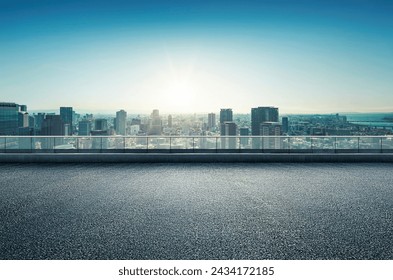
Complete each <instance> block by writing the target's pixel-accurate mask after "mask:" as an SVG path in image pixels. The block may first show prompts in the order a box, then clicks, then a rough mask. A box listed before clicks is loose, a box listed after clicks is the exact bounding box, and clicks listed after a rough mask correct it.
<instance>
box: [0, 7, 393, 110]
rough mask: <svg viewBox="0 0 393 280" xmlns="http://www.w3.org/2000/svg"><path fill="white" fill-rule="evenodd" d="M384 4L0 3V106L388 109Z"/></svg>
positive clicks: (390, 89) (389, 59) (388, 11)
mask: <svg viewBox="0 0 393 280" xmlns="http://www.w3.org/2000/svg"><path fill="white" fill-rule="evenodd" d="M392 14H393V1H368V0H357V1H305V0H303V1H302V0H298V1H289V0H287V1H280V0H278V1H277V0H275V1H273V0H271V1H263V0H262V1H206V2H204V1H116V0H112V1H97V0H96V1H60V0H58V1H49V0H48V1H15V0H13V1H1V0H0V76H1V78H0V97H1V98H0V101H12V102H17V103H20V104H27V105H28V107H29V108H30V109H54V108H58V107H59V106H73V107H75V108H76V109H77V110H78V109H80V110H118V109H121V108H122V109H126V110H127V111H129V112H130V113H132V112H135V113H144V112H149V111H151V110H152V109H154V108H158V109H160V110H161V111H162V112H209V111H218V110H219V109H220V108H226V107H229V108H233V110H234V112H239V113H240V112H242V113H246V112H249V111H250V108H251V107H256V106H264V105H267V106H268V105H272V106H278V107H279V108H280V111H281V112H284V113H314V112H315V113H331V112H355V111H364V112H379V111H381V112H382V111H390V112H391V111H393V81H392V78H391V77H393V19H392V17H391V15H392Z"/></svg>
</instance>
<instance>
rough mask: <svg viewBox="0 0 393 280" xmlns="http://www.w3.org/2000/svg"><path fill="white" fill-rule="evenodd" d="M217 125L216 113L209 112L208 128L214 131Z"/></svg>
mask: <svg viewBox="0 0 393 280" xmlns="http://www.w3.org/2000/svg"><path fill="white" fill-rule="evenodd" d="M215 127H216V114H214V113H209V114H208V115H207V129H208V130H210V131H212V129H214V128H215Z"/></svg>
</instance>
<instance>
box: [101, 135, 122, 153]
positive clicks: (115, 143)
mask: <svg viewBox="0 0 393 280" xmlns="http://www.w3.org/2000/svg"><path fill="white" fill-rule="evenodd" d="M102 148H103V149H116V150H120V149H124V138H123V137H117V136H116V137H103V138H102Z"/></svg>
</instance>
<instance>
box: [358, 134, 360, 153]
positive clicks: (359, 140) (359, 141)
mask: <svg viewBox="0 0 393 280" xmlns="http://www.w3.org/2000/svg"><path fill="white" fill-rule="evenodd" d="M358 153H360V137H358Z"/></svg>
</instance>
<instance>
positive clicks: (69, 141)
mask: <svg viewBox="0 0 393 280" xmlns="http://www.w3.org/2000/svg"><path fill="white" fill-rule="evenodd" d="M53 141H54V149H55V150H74V149H76V148H77V140H76V137H54V138H53Z"/></svg>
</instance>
